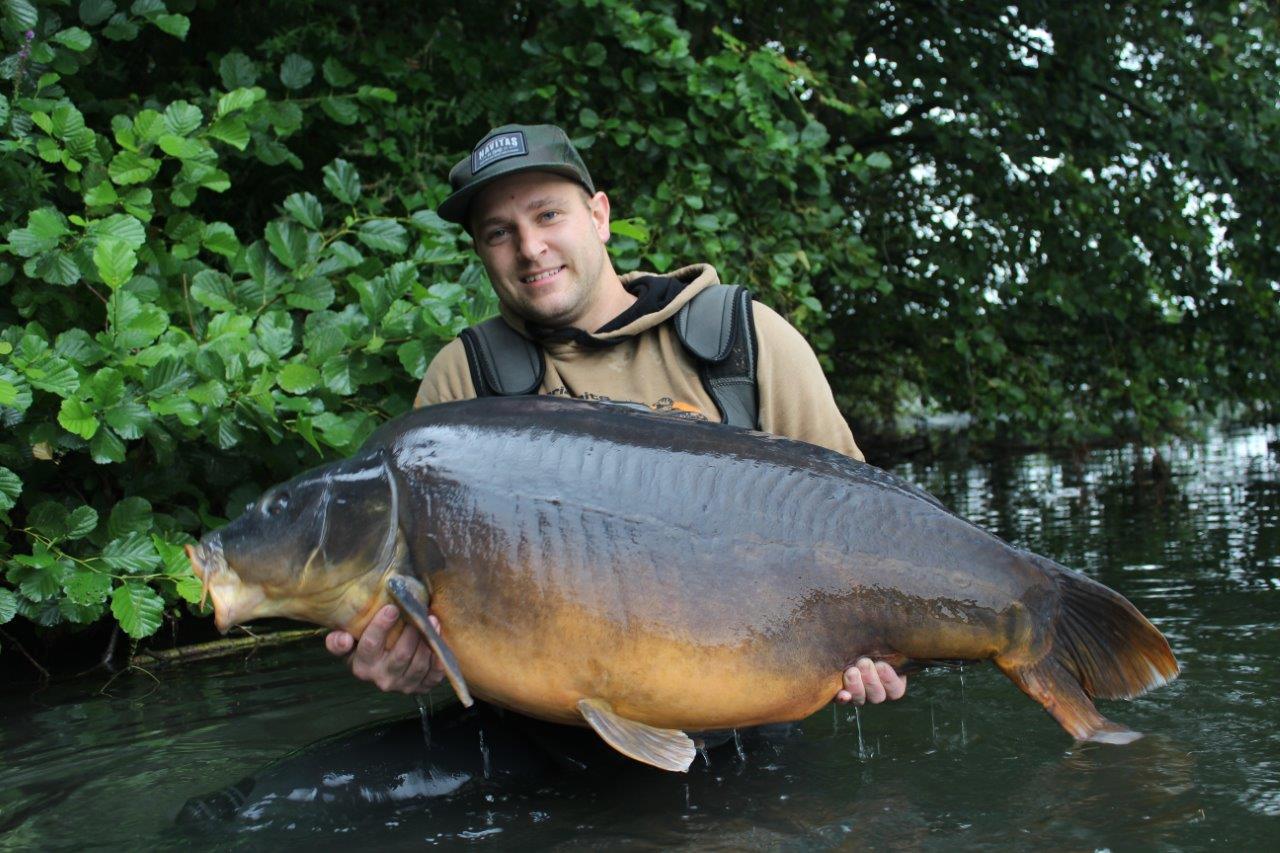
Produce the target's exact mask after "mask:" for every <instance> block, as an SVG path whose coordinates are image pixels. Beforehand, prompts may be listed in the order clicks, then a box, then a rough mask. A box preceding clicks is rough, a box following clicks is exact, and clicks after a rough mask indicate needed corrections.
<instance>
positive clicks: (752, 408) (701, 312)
mask: <svg viewBox="0 0 1280 853" xmlns="http://www.w3.org/2000/svg"><path fill="white" fill-rule="evenodd" d="M675 330H676V337H678V338H679V339H680V343H681V344H683V345H684V348H685V349H686V350H688V351H689V353H690V354H691V355H692V356H694V358H695V359H696V360H697V362H698V365H699V373H700V375H701V378H702V384H703V387H705V388H706V389H707V393H708V394H710V395H711V399H712V400H714V401H715V404H716V407H717V408H719V410H720V419H721V420H722V421H723V422H724V423H727V424H732V425H733V426H740V427H746V428H748V429H758V428H759V421H760V403H759V396H758V393H757V390H756V352H757V348H756V330H755V319H754V315H753V313H752V311H751V294H750V293H749V292H748V291H747V289H746V288H745V287H741V286H739V285H734V284H718V285H715V286H713V287H708V288H707V289H705V290H703V291H702V292H701V293H699V294H698V295H697V296H695V297H693V299H690V300H689V301H688V302H687V303H685V305H684V306H683V307H682V308H681V309H680V310H679V311H678V312H676V316H675Z"/></svg>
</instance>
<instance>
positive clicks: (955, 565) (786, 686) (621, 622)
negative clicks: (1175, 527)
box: [188, 397, 1178, 770]
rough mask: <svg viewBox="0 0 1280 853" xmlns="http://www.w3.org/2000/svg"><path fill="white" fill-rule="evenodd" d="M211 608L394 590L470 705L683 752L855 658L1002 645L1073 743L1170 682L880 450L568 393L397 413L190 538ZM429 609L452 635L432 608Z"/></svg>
mask: <svg viewBox="0 0 1280 853" xmlns="http://www.w3.org/2000/svg"><path fill="white" fill-rule="evenodd" d="M188 554H189V556H190V557H191V561H192V565H193V567H194V569H195V571H196V573H197V575H199V576H200V577H201V579H202V580H203V583H204V586H205V590H206V593H207V594H208V595H210V596H212V599H213V607H214V614H215V617H216V619H217V624H218V627H219V628H221V629H222V630H224V631H225V630H227V629H228V628H230V627H231V626H232V625H236V624H239V623H241V622H245V621H248V620H250V619H254V618H257V617H262V616H288V617H292V618H296V619H302V620H306V621H309V622H315V623H318V624H320V625H326V626H330V627H334V628H343V629H345V630H347V631H350V632H351V633H352V634H355V635H357V636H358V635H359V634H360V633H361V631H363V629H364V627H365V626H366V625H367V624H368V622H369V620H370V619H371V618H372V616H373V614H374V613H375V612H376V611H377V610H378V608H380V607H381V606H382V605H383V604H385V603H387V602H388V601H394V602H396V603H397V604H398V605H399V606H400V608H401V610H402V611H403V612H404V614H405V616H406V617H407V619H408V621H409V622H410V623H412V624H413V625H414V626H416V627H417V629H418V630H420V631H421V632H422V633H423V634H424V636H425V637H426V639H427V641H428V642H429V643H430V644H431V646H432V648H433V650H434V651H435V652H436V653H437V654H439V655H440V656H441V659H442V660H443V662H444V664H445V668H446V671H447V675H448V678H449V680H450V682H451V683H452V685H453V687H454V689H455V690H456V691H457V693H458V695H459V697H460V698H461V699H462V701H463V702H464V703H466V704H470V702H471V697H472V696H473V695H474V696H477V697H480V698H482V699H484V700H486V701H489V702H493V703H496V704H498V705H501V706H504V707H507V708H510V709H513V710H515V711H518V712H521V713H524V714H529V715H532V716H535V717H540V718H542V719H546V720H552V721H559V722H566V723H576V724H580V725H589V726H591V727H592V728H593V729H595V731H596V732H597V733H599V735H600V736H601V737H602V738H604V739H605V740H606V741H607V742H608V743H609V744H610V745H611V746H613V747H614V748H615V749H617V750H619V751H620V752H622V753H624V754H626V755H628V756H631V757H632V758H635V759H638V760H640V761H645V762H648V763H650V764H653V765H655V766H657V767H661V768H665V769H668V770H685V769H687V768H688V766H689V763H690V762H691V761H692V759H693V756H694V745H693V743H692V741H691V740H690V739H689V737H687V736H686V735H685V734H684V731H683V730H688V731H700V730H712V729H727V728H734V727H742V726H754V725H759V724H764V723H771V722H781V721H787V720H798V719H801V718H803V717H806V716H808V715H810V714H812V713H813V712H815V711H816V710H818V709H819V708H821V707H822V706H824V705H825V704H827V703H828V702H830V701H832V698H833V697H834V696H835V694H836V692H837V690H839V689H840V687H841V678H842V673H843V671H844V669H845V667H847V666H849V665H850V664H851V663H853V662H854V661H855V660H857V659H858V658H859V657H862V656H864V655H865V656H867V657H871V658H874V659H878V660H884V661H887V662H889V663H890V664H891V665H893V666H895V667H897V668H899V669H903V670H909V669H914V668H919V667H921V666H927V665H929V664H930V663H937V662H943V661H979V660H988V659H989V660H991V661H993V662H994V663H995V665H996V666H997V667H999V669H1000V671H1001V672H1003V673H1004V674H1005V675H1007V676H1008V677H1009V678H1010V679H1011V680H1012V681H1013V682H1014V683H1015V684H1017V685H1018V687H1020V688H1021V689H1022V690H1023V692H1025V693H1026V694H1027V695H1028V696H1030V697H1031V698H1032V699H1035V700H1036V701H1037V702H1039V703H1040V704H1041V705H1043V706H1044V708H1045V710H1047V711H1048V712H1049V713H1050V714H1051V715H1052V716H1053V718H1054V719H1056V720H1057V721H1058V723H1060V724H1061V726H1062V727H1063V728H1064V729H1066V730H1067V732H1069V733H1070V734H1071V735H1073V736H1074V737H1076V738H1079V739H1082V740H1093V741H1105V742H1117V743H1124V742H1127V741H1130V740H1133V739H1134V738H1136V737H1138V736H1139V735H1138V734H1137V733H1136V732H1133V731H1131V730H1129V729H1127V728H1125V727H1124V726H1121V725H1119V724H1116V723H1114V722H1111V721H1110V720H1108V719H1106V718H1105V717H1103V716H1102V714H1101V713H1099V712H1098V710H1097V709H1096V708H1095V707H1094V704H1093V701H1092V699H1094V698H1103V699H1114V698H1129V697H1133V696H1137V695H1139V694H1141V693H1143V692H1145V691H1146V690H1148V689H1150V688H1152V687H1155V686H1157V685H1160V684H1163V683H1165V682H1166V681H1169V680H1171V679H1173V678H1175V677H1176V676H1177V674H1178V663H1177V661H1176V660H1175V659H1174V657H1173V654H1172V653H1171V651H1170V649H1169V644H1168V642H1167V641H1166V640H1165V638H1164V637H1163V636H1162V635H1161V633H1160V632H1159V631H1158V630H1156V628H1154V627H1153V626H1152V625H1151V623H1150V622H1148V621H1147V620H1146V619H1145V618H1144V617H1143V616H1142V614H1141V613H1139V612H1138V610H1137V609H1136V608H1135V607H1134V606H1133V605H1132V604H1130V603H1129V602H1128V601H1127V600H1126V599H1125V598H1123V597H1122V596H1120V595H1119V594H1117V593H1116V592H1114V591H1112V590H1111V589H1109V588H1107V587H1105V586H1103V585H1102V584H1100V583H1097V582H1096V581H1094V580H1091V579H1090V578H1088V577H1086V576H1085V575H1082V574H1080V573H1078V572H1074V571H1071V570H1069V569H1066V568H1064V567H1062V566H1060V565H1058V564H1057V563H1055V562H1053V561H1052V560H1048V559H1046V558H1044V557H1039V556H1036V555H1035V554H1031V553H1029V552H1027V551H1022V550H1019V549H1018V548H1015V547H1013V546H1011V545H1009V544H1008V543H1006V542H1004V541H1002V540H1001V539H999V538H997V537H995V536H993V535H992V534H990V533H987V532H985V531H983V530H981V529H980V528H978V527H976V526H974V525H973V524H970V523H969V522H967V521H965V520H964V519H962V518H960V517H959V516H957V515H955V514H954V513H952V512H950V511H948V510H947V509H946V508H945V507H944V506H942V504H941V503H939V502H938V501H937V500H936V499H935V498H933V497H931V496H930V495H928V494H926V493H925V492H923V491H921V490H919V489H917V488H915V487H914V486H911V485H910V484H908V483H906V482H905V481H903V480H900V479H899V478H897V477H894V476H892V475H890V474H888V473H886V472H884V471H881V470H880V469H878V468H874V467H872V466H870V465H865V464H863V463H861V462H856V461H854V460H852V459H849V458H847V457H844V456H841V455H840V454H837V453H834V452H832V451H828V450H825V449H822V448H819V447H815V446H813V445H810V444H805V443H802V442H798V441H791V440H788V439H784V438H777V437H774V436H768V435H764V434H762V433H756V432H751V431H748V430H740V429H736V428H732V427H726V426H722V425H719V424H712V423H705V422H698V421H692V420H688V419H682V418H675V417H671V416H667V415H658V414H649V413H645V412H639V411H633V410H631V409H628V408H626V407H622V406H615V405H609V404H603V403H586V402H580V401H574V400H563V399H556V398H550V397H519V398H487V399H482V400H471V401H467V402H459V403H449V404H444V405H439V406H432V407H428V408H423V409H418V410H416V411H413V412H410V413H408V414H406V415H403V416H402V417H399V418H396V419H395V420H393V421H390V422H388V423H387V424H386V425H384V426H383V427H382V428H381V429H379V430H378V431H377V432H376V433H374V434H373V435H372V436H371V437H370V438H369V440H368V442H367V443H366V444H365V446H364V447H363V448H362V449H361V451H360V452H359V453H357V454H356V455H355V456H353V457H351V458H349V459H346V460H343V461H340V462H335V463H332V464H329V465H322V466H320V467H318V468H314V469H312V470H311V471H308V472H306V473H305V474H302V475H300V476H298V477H295V478H294V479H292V480H290V481H289V482H287V483H284V484H283V485H279V486H276V487H274V488H272V489H270V490H268V491H267V492H266V493H265V494H264V495H263V496H262V497H261V499H260V500H258V501H257V502H256V503H254V504H253V505H252V506H250V507H249V508H248V509H247V510H246V511H245V513H244V514H243V515H241V516H240V517H239V518H238V519H236V520H235V521H234V522H232V523H231V524H229V525H227V526H226V527H224V528H222V529H221V530H218V531H216V532H214V533H211V534H209V535H208V536H206V537H205V538H204V539H203V540H202V541H201V543H200V544H199V545H198V546H189V547H188ZM428 607H430V609H431V611H432V612H433V613H435V614H436V615H438V616H439V618H440V621H441V625H442V626H443V631H444V633H445V634H446V635H447V640H448V642H447V643H446V641H445V638H444V637H442V636H440V634H439V633H437V632H436V631H435V630H434V629H433V628H432V626H431V624H430V623H429V622H428V620H427V608H428Z"/></svg>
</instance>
